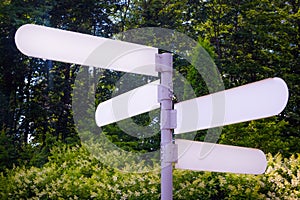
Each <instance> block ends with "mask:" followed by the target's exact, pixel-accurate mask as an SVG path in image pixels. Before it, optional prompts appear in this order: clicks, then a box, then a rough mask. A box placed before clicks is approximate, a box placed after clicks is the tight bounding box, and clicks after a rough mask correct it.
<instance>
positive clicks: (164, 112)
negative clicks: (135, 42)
mask: <svg viewBox="0 0 300 200" xmlns="http://www.w3.org/2000/svg"><path fill="white" fill-rule="evenodd" d="M156 70H157V71H158V72H160V74H161V84H160V86H159V88H158V101H159V102H160V104H161V114H160V123H161V124H160V129H161V199H162V200H171V199H173V194H172V190H173V177H172V168H173V166H172V162H174V155H173V152H172V150H173V149H174V148H173V135H172V134H173V133H172V129H174V128H175V126H176V125H175V124H176V122H174V121H176V120H174V116H176V113H175V112H174V110H173V103H172V96H173V92H172V91H173V81H172V75H173V57H172V54H170V53H164V54H157V55H156ZM174 113H175V115H174Z"/></svg>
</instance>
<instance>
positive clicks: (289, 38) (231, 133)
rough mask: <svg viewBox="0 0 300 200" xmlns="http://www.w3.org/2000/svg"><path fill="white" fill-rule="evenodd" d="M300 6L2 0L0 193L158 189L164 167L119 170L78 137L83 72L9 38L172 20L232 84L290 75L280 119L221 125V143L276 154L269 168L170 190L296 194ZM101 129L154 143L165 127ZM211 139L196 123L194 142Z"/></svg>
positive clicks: (52, 195) (241, 1) (143, 144)
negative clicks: (75, 97)
mask: <svg viewBox="0 0 300 200" xmlns="http://www.w3.org/2000/svg"><path fill="white" fill-rule="evenodd" d="M299 7H300V1H299V0H286V1H285V0H276V1H275V0H273V1H272V0H260V1H257V0H251V1H250V0H232V1H225V0H206V1H194V0H181V1H177V0H162V1H158V0H124V1H123V0H122V1H117V0H114V1H96V0H87V1H83V0H72V1H69V0H66V1H55V0H44V1H39V0H15V1H13V0H2V1H1V2H0V35H1V38H0V55H1V57H0V131H1V133H0V160H1V163H0V171H1V179H0V185H1V186H0V197H1V199H2V198H3V199H15V198H18V199H20V198H23V199H29V198H32V199H34V198H37V199H39V198H42V199H59V198H74V199H75V198H76V197H78V198H80V199H91V198H98V199H121V198H124V199H157V198H158V197H159V174H157V173H155V172H149V173H146V174H143V175H141V174H129V175H128V174H123V173H121V172H119V171H117V170H115V169H113V168H110V167H108V166H105V165H103V164H102V163H101V160H96V159H95V158H93V157H92V156H91V155H90V154H89V153H88V152H87V151H86V149H85V148H84V147H83V146H82V145H81V141H80V137H79V135H78V133H77V130H76V126H75V124H74V120H73V111H72V91H73V88H74V81H75V78H76V76H77V74H78V73H79V72H80V70H85V68H82V67H81V66H78V65H71V64H66V63H59V62H52V61H47V60H41V59H34V58H29V57H27V56H24V55H22V54H21V53H20V52H19V51H18V50H17V49H16V46H15V43H14V35H15V32H16V30H17V29H18V28H19V27H20V26H21V25H23V24H27V23H34V24H39V25H45V26H50V27H54V28H60V29H65V30H70V31H76V32H81V33H87V34H91V35H96V36H101V37H112V36H113V35H115V34H117V33H120V32H123V31H127V30H130V29H134V28H140V27H162V28H168V29H172V30H176V31H178V32H182V33H184V34H186V35H188V36H189V37H191V38H193V39H194V40H196V41H199V43H200V44H201V45H202V46H203V47H204V48H205V49H206V50H207V51H208V52H209V54H210V55H211V56H212V57H213V59H214V61H215V63H216V65H217V67H218V69H219V71H220V73H221V75H222V79H223V82H224V85H225V87H226V89H228V88H232V87H236V86H240V85H244V84H246V83H251V82H254V81H258V80H262V79H265V78H270V77H280V78H282V79H284V80H285V81H286V82H287V85H288V87H289V95H290V96H289V102H288V105H287V107H286V109H285V110H284V111H283V112H282V113H281V114H280V115H278V116H276V117H272V118H268V119H262V120H257V121H251V122H245V123H240V124H235V125H230V126H227V127H224V129H223V131H222V135H221V136H220V139H219V141H218V143H223V144H229V145H237V146H246V147H254V148H259V149H262V150H263V151H264V152H265V153H266V154H268V159H269V167H268V170H267V172H266V174H265V175H262V176H246V175H232V174H222V173H208V172H187V171H175V175H174V177H175V178H174V179H175V180H174V188H175V189H174V190H175V191H176V192H175V194H174V195H175V196H174V197H175V199H191V198H193V199H226V198H229V199H234V198H236V199H240V198H242V197H246V198H248V199H258V198H261V199H265V198H270V199H276V198H279V199H284V198H290V199H292V198H294V199H297V198H300V196H299V195H300V194H299V189H300V186H299V180H300V172H299V166H300V160H299V158H298V153H299V152H300V147H299V143H300V137H299V135H300V109H299V105H300V69H299V67H300V65H299V64H300V58H299V57H300V44H299V43H300V11H299ZM175 68H176V69H177V71H179V72H180V73H181V74H182V75H183V76H184V77H185V78H186V79H187V80H188V81H189V84H191V86H192V87H193V89H194V91H195V92H196V95H197V96H200V95H203V94H207V88H206V86H205V83H204V82H203V79H202V77H201V76H200V75H199V74H197V73H196V71H195V70H194V69H193V68H192V66H191V65H190V64H189V63H187V62H186V61H184V60H182V59H180V58H178V57H176V58H175ZM122 75H123V74H122V73H119V72H114V71H109V70H106V71H103V72H102V75H101V77H97V78H98V84H97V86H96V90H97V94H96V97H97V103H99V102H102V101H104V100H107V99H109V98H110V97H111V95H112V93H113V92H114V91H115V90H117V88H116V85H115V83H116V82H117V81H118V80H119V79H120V77H122ZM89 109H90V112H94V110H93V109H95V108H89ZM147 120H149V119H148V118H147V116H146V115H144V116H140V117H139V118H136V119H135V121H136V123H140V124H145V123H146V124H147V123H149V122H148V121H147ZM103 134H105V135H106V136H107V138H109V139H110V141H111V142H113V143H114V144H116V145H117V146H118V147H120V148H122V149H124V150H126V151H134V152H148V151H154V150H157V149H158V148H159V142H160V141H159V138H160V136H159V134H157V135H155V136H153V137H150V138H143V137H141V138H137V137H130V136H129V135H127V134H126V133H124V132H122V131H121V130H120V129H119V128H118V126H116V125H115V124H113V125H110V126H106V127H104V128H103ZM204 135H205V134H204V132H203V131H199V132H198V134H197V137H196V140H203V138H204ZM101 195H103V196H101ZM243 195H244V196H243ZM247 195H248V196H247Z"/></svg>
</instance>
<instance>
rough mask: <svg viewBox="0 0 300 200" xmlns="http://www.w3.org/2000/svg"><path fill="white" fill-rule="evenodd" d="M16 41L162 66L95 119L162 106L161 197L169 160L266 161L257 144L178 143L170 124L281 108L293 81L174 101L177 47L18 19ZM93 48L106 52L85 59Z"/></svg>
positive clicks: (221, 165)
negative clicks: (173, 50)
mask: <svg viewBox="0 0 300 200" xmlns="http://www.w3.org/2000/svg"><path fill="white" fill-rule="evenodd" d="M15 42H16V45H17V47H18V49H19V50H20V51H21V52H22V53H24V54H25V55H28V56H32V57H37V58H42V59H49V60H56V61H61V62H68V63H75V64H81V65H88V66H94V67H100V68H104V69H112V70H118V71H124V72H132V73H138V74H145V75H150V76H158V73H160V75H161V78H160V81H161V82H160V84H159V83H158V81H155V82H152V83H150V84H147V85H144V86H141V87H139V88H137V89H134V90H132V91H129V92H127V93H124V94H122V95H119V96H117V97H115V98H113V99H110V100H108V101H105V102H103V103H101V104H99V105H98V107H97V110H96V113H95V119H96V123H97V125H98V126H104V125H107V124H110V123H113V122H117V121H119V120H122V119H126V118H129V117H132V116H135V115H138V114H141V113H144V112H149V111H151V110H153V109H157V108H161V122H160V126H161V127H160V128H161V198H162V199H163V200H166V199H167V200H169V199H172V188H173V186H172V169H173V167H172V163H176V165H175V167H176V168H179V169H190V170H208V171H215V172H231V173H245V174H261V173H263V172H264V171H265V169H266V166H267V161H266V157H265V155H264V153H263V152H262V151H260V150H257V149H251V148H243V147H235V146H228V145H219V144H210V143H204V142H196V141H189V140H175V143H174V142H173V130H174V133H175V134H180V133H186V132H191V131H195V130H201V129H208V128H212V127H217V126H223V125H229V124H233V123H239V122H244V121H249V120H255V119H260V118H265V117H270V116H274V115H277V114H279V113H280V112H281V111H282V110H283V109H284V107H285V106H286V104H287V100H288V88H287V86H286V84H285V82H284V81H283V80H282V79H280V78H271V79H265V80H262V81H258V82H255V83H251V84H248V85H244V86H241V87H237V88H233V89H230V90H225V91H221V92H218V93H214V94H210V95H206V96H203V97H198V98H195V99H191V100H187V101H184V102H179V103H177V104H175V105H173V103H172V95H173V94H172V91H173V83H172V73H173V68H172V62H173V61H172V55H171V54H169V53H165V54H157V52H158V49H157V48H153V47H147V46H143V45H138V44H133V43H127V42H121V41H115V40H110V39H106V38H100V37H95V36H90V35H86V34H80V33H74V32H70V31H64V30H59V29H54V28H48V27H43V26H37V25H24V26H22V27H20V28H19V29H18V31H17V32H16V36H15ZM95 53H99V54H100V56H101V58H99V57H98V56H97V55H96V57H97V58H98V59H87V58H88V57H90V56H91V55H94V54H95ZM120 55H121V56H120ZM94 56H95V55H94ZM137 57H138V58H142V59H136V58H137ZM92 58H93V57H92ZM145 96H147V98H144V97H145ZM129 99H130V101H128V100H129ZM215 103H221V104H222V105H224V106H221V107H220V108H221V109H223V110H221V113H223V115H222V116H220V117H219V118H218V119H217V120H213V115H214V114H215V112H218V111H216V110H214V109H215V107H214V105H215ZM124 105H125V106H124ZM126 105H127V106H126ZM102 116H105V117H102Z"/></svg>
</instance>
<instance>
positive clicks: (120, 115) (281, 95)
mask: <svg viewBox="0 0 300 200" xmlns="http://www.w3.org/2000/svg"><path fill="white" fill-rule="evenodd" d="M155 84H157V83H155V82H154V83H151V84H148V85H145V86H142V87H140V88H137V89H134V90H131V91H130V92H127V93H125V94H123V95H120V96H117V97H115V98H112V99H110V100H108V101H106V102H103V103H101V104H99V105H98V108H97V111H96V123H97V125H98V126H104V125H107V124H110V123H113V122H117V121H119V120H122V119H126V118H128V117H132V116H135V115H138V114H141V113H143V112H148V111H151V110H153V109H157V108H159V103H158V102H157V92H158V91H157V87H155V86H154V85H155ZM145 97H147V98H145ZM218 98H219V99H220V100H221V101H218ZM216 99H217V100H216ZM287 100H288V88H287V85H286V84H285V82H284V81H283V80H282V79H280V78H269V79H265V80H262V81H258V82H255V83H250V84H247V85H244V86H240V87H236V88H233V89H229V90H225V91H222V92H218V93H214V94H210V95H207V96H203V97H199V98H195V99H191V100H188V101H184V102H180V103H177V104H175V105H174V108H175V109H176V110H177V128H176V129H175V130H174V133H175V134H179V133H185V132H191V131H195V130H203V129H207V128H212V127H217V126H225V125H229V124H234V123H239V122H244V121H249V120H255V119H260V118H265V117H271V116H274V115H277V114H279V113H280V112H281V111H282V110H283V109H284V107H285V106H286V104H287ZM113 102H115V103H114V104H113ZM213 102H218V103H219V104H221V105H219V107H221V108H223V110H221V111H218V110H216V111H215V113H214V105H213ZM116 107H118V108H116ZM218 114H220V115H221V117H222V118H221V119H222V120H221V121H220V120H219V121H216V122H214V121H213V117H214V115H218Z"/></svg>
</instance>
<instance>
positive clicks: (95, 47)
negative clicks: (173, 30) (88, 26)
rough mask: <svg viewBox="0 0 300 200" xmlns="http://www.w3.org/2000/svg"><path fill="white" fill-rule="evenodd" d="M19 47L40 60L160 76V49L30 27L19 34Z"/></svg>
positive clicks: (52, 29) (26, 26)
mask: <svg viewBox="0 0 300 200" xmlns="http://www.w3.org/2000/svg"><path fill="white" fill-rule="evenodd" d="M15 42H16V45H17V48H18V49H19V50H20V51H21V52H22V53H23V54H25V55H27V56H32V57H36V58H42V59H48V60H54V61H60V62H66V63H75V64H80V65H85V66H93V67H99V68H105V69H112V70H118V71H124V72H131V73H138V74H145V75H150V76H157V75H158V73H157V72H156V71H155V54H156V53H157V52H158V49H157V48H153V47H148V46H143V45H138V44H133V43H128V42H122V41H117V40H112V39H107V38H101V37H96V36H92V35H87V34H81V33H76V32H71V31H65V30H60V29H55V28H49V27H44V26H38V25H33V24H26V25H23V26H21V27H20V28H19V29H18V30H17V32H16V35H15Z"/></svg>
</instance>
